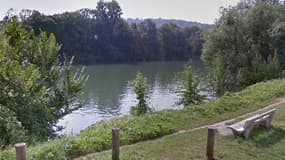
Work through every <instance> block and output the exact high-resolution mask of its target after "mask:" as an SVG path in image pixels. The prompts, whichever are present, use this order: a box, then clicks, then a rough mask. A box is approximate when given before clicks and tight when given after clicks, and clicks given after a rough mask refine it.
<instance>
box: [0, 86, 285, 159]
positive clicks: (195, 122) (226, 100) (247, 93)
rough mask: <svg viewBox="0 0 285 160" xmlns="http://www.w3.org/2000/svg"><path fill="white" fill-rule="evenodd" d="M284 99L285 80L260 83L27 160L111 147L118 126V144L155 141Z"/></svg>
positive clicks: (106, 125) (39, 148)
mask: <svg viewBox="0 0 285 160" xmlns="http://www.w3.org/2000/svg"><path fill="white" fill-rule="evenodd" d="M281 96H285V80H274V81H269V82H266V83H259V84H256V85H253V86H250V87H248V88H247V89H245V90H243V91H241V92H237V93H231V94H226V95H224V96H223V97H221V98H219V99H218V100H216V101H213V102H210V103H208V104H202V105H198V106H188V107H187V108H185V109H183V110H179V111H177V110H164V111H160V112H156V113H152V114H148V115H145V116H141V117H131V116H128V117H123V118H118V119H112V120H109V121H101V122H99V123H96V124H94V125H93V126H91V127H90V128H89V129H87V130H85V131H83V132H81V133H80V134H79V135H77V136H72V137H66V138H62V139H59V140H54V141H51V142H47V143H44V144H39V145H36V146H32V147H29V148H28V157H29V159H30V160H34V159H37V160H44V159H62V158H63V157H78V156H81V155H85V154H88V153H92V152H98V151H103V150H106V149H109V148H110V145H111V128H112V127H114V126H115V127H119V128H120V129H121V131H120V138H121V144H123V145H124V144H132V143H135V142H139V141H143V140H148V139H154V138H157V137H161V136H163V135H167V134H170V133H173V132H175V131H178V130H181V129H186V128H193V127H197V126H200V125H204V124H211V123H214V122H217V121H221V120H225V119H229V118H231V117H235V116H237V115H240V114H243V113H246V112H249V111H252V110H255V109H258V108H260V107H262V106H265V105H267V104H269V103H270V102H272V100H273V99H275V98H277V97H281ZM14 156H15V153H14V149H12V150H4V151H1V152H0V159H5V160H6V159H7V160H8V159H15V157H14Z"/></svg>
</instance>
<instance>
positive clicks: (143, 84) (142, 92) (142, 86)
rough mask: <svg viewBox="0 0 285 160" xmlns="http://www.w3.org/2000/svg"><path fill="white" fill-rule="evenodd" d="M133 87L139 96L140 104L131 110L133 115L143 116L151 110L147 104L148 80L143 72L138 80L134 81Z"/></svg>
mask: <svg viewBox="0 0 285 160" xmlns="http://www.w3.org/2000/svg"><path fill="white" fill-rule="evenodd" d="M132 86H133V88H134V91H135V93H136V95H137V100H138V104H137V105H136V106H134V107H132V108H131V114H133V115H143V114H145V113H146V112H148V111H149V110H150V108H149V107H148V105H147V103H146V100H145V99H146V94H147V79H146V78H145V77H144V75H143V74H142V73H141V72H138V73H137V75H136V78H135V79H134V80H133V81H132Z"/></svg>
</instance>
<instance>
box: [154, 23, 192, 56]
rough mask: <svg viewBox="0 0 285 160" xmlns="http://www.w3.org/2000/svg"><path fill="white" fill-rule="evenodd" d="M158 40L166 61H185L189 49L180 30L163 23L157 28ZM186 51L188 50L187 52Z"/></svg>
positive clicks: (172, 25)
mask: <svg viewBox="0 0 285 160" xmlns="http://www.w3.org/2000/svg"><path fill="white" fill-rule="evenodd" d="M159 39H160V42H161V48H162V50H163V55H164V59H166V60H187V59H189V58H190V53H191V48H190V47H189V45H188V43H187V41H186V37H185V34H184V33H183V31H182V29H181V28H180V27H178V26H177V25H176V24H174V23H165V24H163V25H161V27H160V28H159ZM187 49H190V51H189V50H187Z"/></svg>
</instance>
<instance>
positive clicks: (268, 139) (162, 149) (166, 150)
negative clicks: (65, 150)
mask: <svg viewBox="0 0 285 160" xmlns="http://www.w3.org/2000/svg"><path fill="white" fill-rule="evenodd" d="M284 115H285V105H282V106H280V107H279V108H278V110H277V113H276V115H275V117H274V119H273V125H274V128H272V129H263V128H258V129H255V130H254V131H253V133H252V135H251V137H250V139H248V140H245V139H244V138H242V137H234V136H226V137H223V136H220V135H217V136H216V144H215V156H216V157H217V158H218V159H220V160H223V159H224V160H236V159H244V160H246V159H248V160H249V159H251V160H268V159H270V160H284V159H285V152H284V150H285V117H284ZM206 135H207V134H206V130H205V129H203V130H198V131H194V132H190V133H184V134H180V135H175V136H169V137H164V138H162V139H159V140H155V141H148V142H141V143H138V144H135V145H131V146H126V147H123V148H122V149H121V157H120V158H121V159H122V160H145V159H147V160H173V159H175V160H189V159H195V160H204V159H205V156H204V155H205V146H206ZM83 159H86V160H94V159H100V160H109V159H111V152H110V151H107V152H106V151H105V152H101V153H96V154H91V155H88V156H86V157H81V158H78V159H77V160H83Z"/></svg>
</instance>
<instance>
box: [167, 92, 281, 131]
mask: <svg viewBox="0 0 285 160" xmlns="http://www.w3.org/2000/svg"><path fill="white" fill-rule="evenodd" d="M284 103H285V97H281V98H277V99H275V100H274V101H273V102H272V103H271V104H270V105H268V106H265V107H262V108H260V109H258V110H255V111H253V112H248V113H246V114H243V115H240V116H238V117H235V118H232V119H228V120H225V121H221V122H218V123H215V124H211V125H204V126H200V127H197V128H192V129H186V130H180V131H178V132H176V133H173V134H171V135H177V134H181V133H187V132H192V131H195V130H199V129H203V128H207V127H214V128H216V129H217V130H218V132H219V133H220V134H221V135H229V134H232V131H231V130H230V129H228V128H227V124H229V123H233V122H235V121H237V120H240V119H245V118H246V117H249V116H252V115H255V114H257V113H259V112H263V111H267V110H270V109H272V108H274V107H276V106H279V105H281V104H284ZM171 135H168V136H171Z"/></svg>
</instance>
